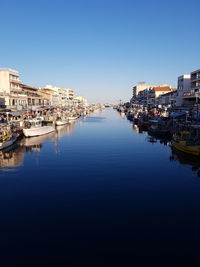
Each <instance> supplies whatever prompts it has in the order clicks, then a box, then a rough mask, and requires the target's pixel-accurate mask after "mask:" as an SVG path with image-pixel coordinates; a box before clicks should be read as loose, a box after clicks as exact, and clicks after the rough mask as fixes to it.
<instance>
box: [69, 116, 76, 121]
mask: <svg viewBox="0 0 200 267" xmlns="http://www.w3.org/2000/svg"><path fill="white" fill-rule="evenodd" d="M67 119H68V120H69V121H74V120H76V119H78V117H77V116H72V117H67Z"/></svg>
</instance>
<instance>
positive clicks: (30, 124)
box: [23, 119, 55, 137]
mask: <svg viewBox="0 0 200 267" xmlns="http://www.w3.org/2000/svg"><path fill="white" fill-rule="evenodd" d="M24 126H25V127H24V129H23V134H24V135H25V137H33V136H39V135H44V134H48V133H51V132H53V131H55V128H54V127H53V126H43V125H42V120H41V119H33V120H27V121H25V123H24Z"/></svg>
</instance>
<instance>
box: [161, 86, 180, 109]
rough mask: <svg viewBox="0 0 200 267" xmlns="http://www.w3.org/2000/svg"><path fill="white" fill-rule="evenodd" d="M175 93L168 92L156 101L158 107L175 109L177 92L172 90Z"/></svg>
mask: <svg viewBox="0 0 200 267" xmlns="http://www.w3.org/2000/svg"><path fill="white" fill-rule="evenodd" d="M172 90H173V91H171V92H168V93H166V94H161V95H159V97H158V98H157V99H156V106H158V107H166V108H168V107H174V106H175V105H176V95H177V90H176V89H172Z"/></svg>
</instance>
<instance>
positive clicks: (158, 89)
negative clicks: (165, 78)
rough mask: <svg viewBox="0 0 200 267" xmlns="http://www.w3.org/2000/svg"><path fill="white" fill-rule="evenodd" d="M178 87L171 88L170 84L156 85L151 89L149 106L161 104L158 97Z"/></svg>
mask: <svg viewBox="0 0 200 267" xmlns="http://www.w3.org/2000/svg"><path fill="white" fill-rule="evenodd" d="M176 90H177V89H174V88H171V86H169V85H160V86H155V87H153V88H151V89H150V90H149V96H148V107H150V108H152V107H155V106H158V105H159V101H158V98H159V96H160V95H164V94H166V93H170V92H175V91H176Z"/></svg>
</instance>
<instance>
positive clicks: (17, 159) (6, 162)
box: [0, 144, 24, 168]
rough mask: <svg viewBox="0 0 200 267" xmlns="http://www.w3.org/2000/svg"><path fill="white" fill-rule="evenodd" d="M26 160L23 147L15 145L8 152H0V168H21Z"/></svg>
mask: <svg viewBox="0 0 200 267" xmlns="http://www.w3.org/2000/svg"><path fill="white" fill-rule="evenodd" d="M23 160H24V151H23V150H22V147H20V146H18V144H15V145H14V146H13V147H10V148H8V149H6V150H3V151H0V168H2V167H4V168H6V167H11V168H12V167H19V166H20V165H22V162H23Z"/></svg>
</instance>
